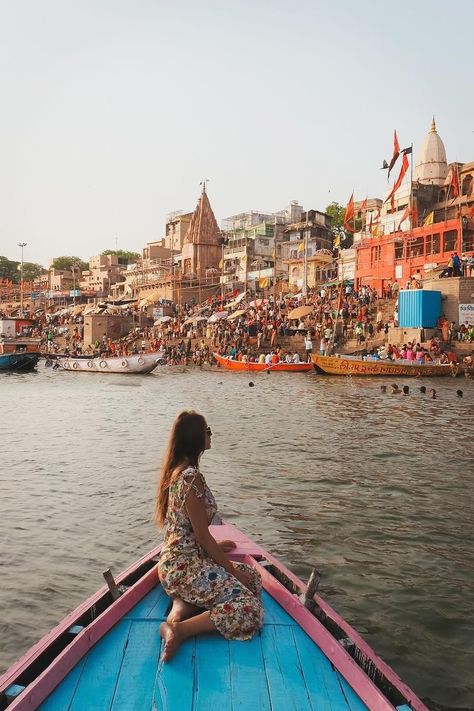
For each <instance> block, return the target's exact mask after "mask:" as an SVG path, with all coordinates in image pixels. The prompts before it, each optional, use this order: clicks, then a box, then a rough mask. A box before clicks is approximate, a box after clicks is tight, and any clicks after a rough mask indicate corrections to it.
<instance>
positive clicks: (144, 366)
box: [56, 351, 163, 375]
mask: <svg viewBox="0 0 474 711" xmlns="http://www.w3.org/2000/svg"><path fill="white" fill-rule="evenodd" d="M160 361H161V362H163V353H162V352H161V351H157V352H156V353H143V354H138V355H132V356H126V357H119V358H84V357H81V358H72V357H70V358H57V359H56V363H58V365H59V368H60V369H61V370H65V371H66V372H68V373H102V374H105V375H118V374H120V375H130V374H144V373H151V372H152V370H155V368H156V367H157V366H158V365H159V364H160Z"/></svg>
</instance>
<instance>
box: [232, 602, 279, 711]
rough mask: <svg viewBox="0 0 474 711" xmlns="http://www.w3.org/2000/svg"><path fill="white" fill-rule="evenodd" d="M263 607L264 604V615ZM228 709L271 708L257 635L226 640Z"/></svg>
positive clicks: (265, 710)
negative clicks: (229, 670)
mask: <svg viewBox="0 0 474 711" xmlns="http://www.w3.org/2000/svg"><path fill="white" fill-rule="evenodd" d="M266 611H267V608H266V607H265V617H266ZM229 651H230V664H231V702H232V705H231V708H232V711H253V710H254V709H258V711H271V705H270V696H269V692H268V685H267V679H266V675H265V666H264V659H263V649H262V642H261V637H260V635H255V637H253V638H252V639H251V640H249V641H248V642H244V643H241V642H230V643H229Z"/></svg>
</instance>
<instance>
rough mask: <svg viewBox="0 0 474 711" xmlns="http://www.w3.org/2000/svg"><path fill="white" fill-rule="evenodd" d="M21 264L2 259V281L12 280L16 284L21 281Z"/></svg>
mask: <svg viewBox="0 0 474 711" xmlns="http://www.w3.org/2000/svg"><path fill="white" fill-rule="evenodd" d="M19 264H20V262H14V261H12V260H11V259H7V257H0V279H10V280H11V281H12V282H14V283H15V284H18V282H19V281H20V272H19V271H18V265H19Z"/></svg>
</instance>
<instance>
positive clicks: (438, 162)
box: [413, 116, 448, 185]
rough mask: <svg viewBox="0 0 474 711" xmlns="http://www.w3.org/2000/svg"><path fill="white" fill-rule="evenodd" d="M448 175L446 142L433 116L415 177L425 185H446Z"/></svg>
mask: <svg viewBox="0 0 474 711" xmlns="http://www.w3.org/2000/svg"><path fill="white" fill-rule="evenodd" d="M447 175H448V163H447V160H446V150H445V148H444V143H443V141H442V140H441V138H440V137H439V136H438V133H437V132H436V123H435V120H434V116H433V121H432V123H431V128H430V132H429V133H428V135H427V136H426V138H425V140H424V141H423V145H422V146H421V148H420V152H419V153H418V159H417V162H416V167H415V171H414V173H413V179H414V180H418V181H419V182H420V183H422V184H423V185H444V181H445V180H446V176H447Z"/></svg>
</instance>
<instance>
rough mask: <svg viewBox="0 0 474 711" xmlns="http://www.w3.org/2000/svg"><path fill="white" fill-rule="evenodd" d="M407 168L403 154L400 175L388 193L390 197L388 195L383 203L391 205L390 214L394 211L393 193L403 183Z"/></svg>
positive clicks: (406, 160) (407, 164) (405, 157)
mask: <svg viewBox="0 0 474 711" xmlns="http://www.w3.org/2000/svg"><path fill="white" fill-rule="evenodd" d="M408 168H409V163H408V158H407V156H406V154H405V153H404V154H403V161H402V167H401V169H400V174H399V176H398V178H397V180H396V181H395V183H394V186H393V188H392V190H391V192H390V195H388V197H386V198H385V202H388V201H389V200H390V202H391V205H392V212H393V211H394V210H395V193H396V192H397V190H398V188H399V187H400V185H401V184H402V183H403V178H404V177H405V175H406V173H407V170H408Z"/></svg>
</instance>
